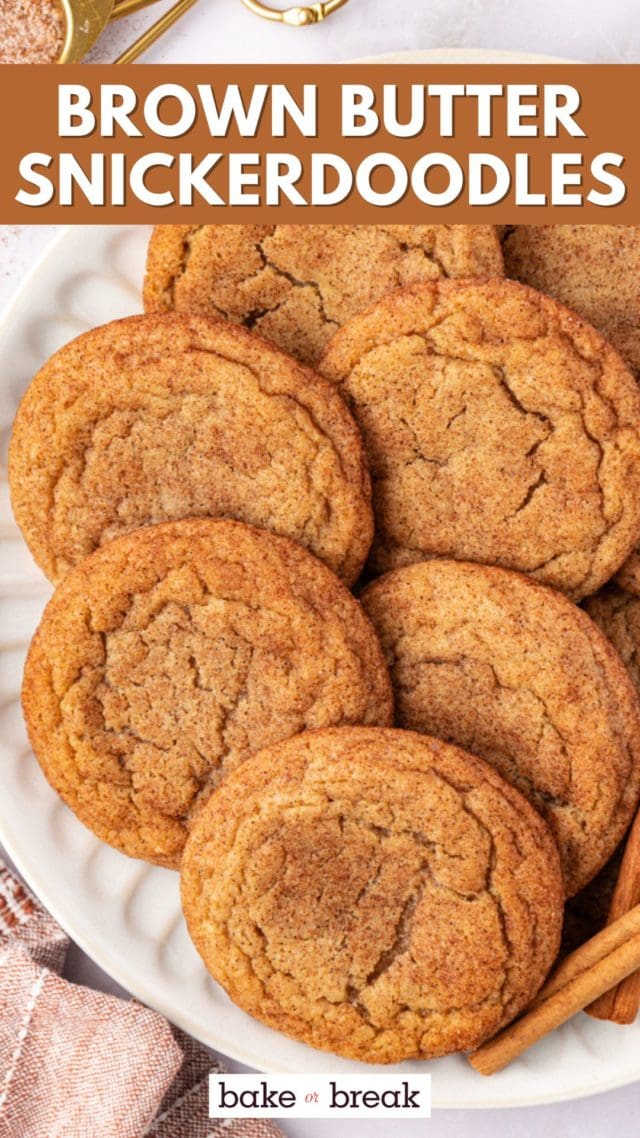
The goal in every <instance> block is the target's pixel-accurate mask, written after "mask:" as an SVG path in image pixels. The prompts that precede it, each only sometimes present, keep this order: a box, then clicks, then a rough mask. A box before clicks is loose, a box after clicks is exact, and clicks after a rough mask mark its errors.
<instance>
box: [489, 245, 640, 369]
mask: <svg viewBox="0 0 640 1138" xmlns="http://www.w3.org/2000/svg"><path fill="white" fill-rule="evenodd" d="M503 250H504V257H505V268H506V272H507V275H508V276H510V277H514V278H515V279H516V280H519V281H522V283H523V284H528V285H531V286H532V287H533V288H537V289H540V292H546V293H547V294H548V295H549V296H553V297H555V299H556V300H560V301H562V303H563V304H566V305H568V307H569V308H572V309H573V310H574V311H575V312H577V313H578V314H579V315H580V316H583V317H584V319H585V320H588V321H589V323H590V324H593V326H594V327H595V328H597V329H598V330H599V331H600V332H602V334H603V336H605V337H606V339H607V340H609V342H610V343H611V344H613V346H614V348H617V349H618V351H619V352H620V355H621V356H623V358H624V359H625V360H626V362H627V364H628V365H629V367H630V368H631V369H632V370H633V371H634V372H635V373H636V375H637V376H638V378H640V225H515V226H508V227H506V230H505V234H504V241H503Z"/></svg>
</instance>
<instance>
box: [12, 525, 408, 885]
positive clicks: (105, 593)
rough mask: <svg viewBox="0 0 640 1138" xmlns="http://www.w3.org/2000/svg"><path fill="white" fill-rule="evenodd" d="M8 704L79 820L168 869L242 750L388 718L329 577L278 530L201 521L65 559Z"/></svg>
mask: <svg viewBox="0 0 640 1138" xmlns="http://www.w3.org/2000/svg"><path fill="white" fill-rule="evenodd" d="M23 707H24V714H25V719H26V722H27V727H28V730H29V736H30V739H31V742H32V745H33V749H34V751H35V753H36V756H37V757H38V759H39V761H40V764H41V766H42V768H43V770H44V773H45V774H46V776H47V778H48V779H49V781H50V782H51V784H52V786H53V787H54V789H55V790H57V791H58V793H59V794H60V795H61V796H62V797H63V798H64V800H65V801H66V802H67V804H68V805H69V806H70V807H71V808H72V810H74V811H75V813H76V814H77V815H78V817H79V818H80V819H81V821H83V822H84V823H85V824H86V825H87V826H89V827H90V828H91V829H92V830H93V831H94V832H95V833H96V834H97V835H98V836H99V837H100V838H103V839H104V840H105V841H107V842H109V843H110V844H111V845H113V846H116V847H117V848H118V849H120V850H122V851H124V852H125V853H128V854H130V855H132V856H134V857H142V858H146V859H147V860H148V861H153V862H157V863H159V864H161V865H168V866H177V865H178V863H179V860H180V856H181V852H182V848H183V845H184V842H185V839H186V836H187V832H188V830H189V827H190V825H191V822H192V819H193V817H194V815H196V814H197V812H198V810H200V808H201V807H202V805H203V804H204V803H205V802H206V800H207V798H208V796H209V795H210V794H211V792H212V791H213V790H214V788H215V787H216V786H217V785H218V783H219V782H220V780H221V779H222V778H223V777H224V776H226V774H227V773H228V772H229V771H232V770H234V769H235V768H236V767H237V766H238V765H239V764H240V763H242V762H243V761H244V760H245V759H246V758H248V756H249V755H250V754H252V752H253V751H256V750H258V749H259V748H261V747H264V746H266V745H267V744H269V743H274V742H276V741H277V740H279V739H283V738H285V737H287V736H289V735H294V734H296V733H297V732H299V731H302V730H304V729H305V728H307V727H323V726H327V725H333V724H342V723H373V724H383V725H384V724H388V723H390V722H391V716H392V704H391V689H390V684H389V678H388V675H387V672H386V668H385V665H384V660H383V657H382V651H381V649H380V646H379V644H378V641H377V639H376V636H375V634H374V632H373V630H372V628H371V625H370V624H369V621H368V619H367V617H366V616H365V614H364V612H363V610H362V609H361V607H360V605H359V604H358V602H357V601H355V600H354V598H353V597H352V596H351V594H350V593H349V591H348V589H347V588H346V587H345V586H344V585H343V584H342V583H341V582H340V581H339V580H338V578H337V577H335V576H334V575H333V574H332V573H331V572H330V571H329V570H328V569H327V568H326V567H325V566H324V565H323V564H322V563H321V562H319V561H317V560H316V558H314V557H312V556H311V555H310V554H309V553H307V552H306V551H305V550H304V549H301V548H300V547H299V546H297V545H295V544H294V543H293V542H291V541H289V540H288V539H287V538H282V537H277V536H275V535H274V534H271V533H269V532H268V531H266V530H258V529H253V528H251V527H249V526H246V525H244V524H243V523H241V522H233V521H215V520H211V519H192V520H186V521H180V522H169V523H165V524H164V525H159V526H148V527H146V528H145V529H141V530H137V531H135V532H134V533H130V534H126V535H124V536H123V537H118V538H115V539H114V541H112V542H110V543H109V544H107V545H105V546H103V547H102V548H101V549H99V550H96V552H95V553H93V554H91V555H90V556H89V557H88V558H86V559H85V560H84V561H83V562H82V563H81V564H80V565H78V566H76V567H75V568H74V569H72V570H71V571H70V572H69V573H68V574H67V576H66V577H65V578H64V580H63V581H62V583H61V584H60V585H59V586H58V588H57V590H56V592H55V593H54V595H53V598H52V599H51V601H50V602H49V604H48V605H47V608H46V609H45V613H44V616H43V618H42V622H41V624H40V627H39V629H38V631H37V633H36V635H35V638H34V640H33V642H32V645H31V648H30V651H29V655H28V658H27V664H26V668H25V677H24V686H23Z"/></svg>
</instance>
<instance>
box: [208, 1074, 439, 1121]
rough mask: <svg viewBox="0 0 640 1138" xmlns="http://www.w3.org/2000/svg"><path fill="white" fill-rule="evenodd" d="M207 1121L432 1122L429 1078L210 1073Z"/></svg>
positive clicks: (409, 1076) (421, 1076)
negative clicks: (359, 1120) (407, 1119)
mask: <svg viewBox="0 0 640 1138" xmlns="http://www.w3.org/2000/svg"><path fill="white" fill-rule="evenodd" d="M209 1117H210V1118H286V1117H289V1118H430V1117H431V1076H430V1075H413V1074H409V1075H387V1074H380V1075H366V1074H363V1075H314V1074H310V1075H215V1074H212V1075H209Z"/></svg>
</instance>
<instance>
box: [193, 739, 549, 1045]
mask: <svg viewBox="0 0 640 1138" xmlns="http://www.w3.org/2000/svg"><path fill="white" fill-rule="evenodd" d="M181 882H182V900H183V908H184V912H185V916H186V920H187V924H188V927H189V931H190V933H191V936H192V937H193V940H194V942H195V944H196V947H197V948H198V950H199V952H200V953H201V955H202V957H203V958H204V961H205V963H206V965H207V967H208V968H209V970H210V971H211V973H212V975H213V976H214V978H215V979H216V980H217V981H218V982H219V983H220V984H221V985H222V986H223V987H224V988H225V989H226V990H227V992H228V993H229V995H230V996H231V998H232V999H233V1000H234V1002H235V1003H237V1004H239V1005H240V1007H242V1008H243V1009H244V1010H245V1011H247V1012H248V1013H249V1014H250V1015H253V1016H255V1017H256V1018H258V1019H260V1020H262V1021H263V1022H265V1023H266V1024H268V1025H269V1026H270V1027H273V1028H276V1029H277V1030H279V1031H283V1032H285V1033H286V1034H288V1035H291V1036H293V1037H294V1038H296V1039H298V1040H301V1041H303V1042H305V1043H308V1044H311V1046H313V1047H318V1048H321V1049H323V1050H329V1051H333V1052H334V1053H336V1054H338V1055H343V1056H346V1057H347V1058H351V1059H360V1060H364V1061H365V1062H369V1063H394V1062H399V1061H401V1060H403V1059H407V1058H419V1059H426V1058H432V1057H435V1056H438V1055H444V1054H447V1053H449V1052H452V1051H463V1050H467V1049H470V1048H473V1047H475V1046H477V1045H478V1044H479V1043H480V1042H481V1041H482V1040H483V1039H485V1038H486V1037H487V1036H489V1035H492V1034H493V1033H494V1032H495V1031H497V1030H498V1029H499V1028H500V1027H501V1026H502V1025H504V1024H505V1023H507V1022H508V1021H509V1020H511V1019H512V1018H513V1017H514V1016H515V1015H516V1014H517V1013H518V1012H519V1011H520V1010H521V1009H522V1008H523V1007H524V1006H525V1005H526V1004H527V1003H528V1002H529V1000H530V999H531V998H532V997H533V996H534V995H535V994H536V992H537V991H538V989H539V988H540V986H541V984H542V982H543V980H544V977H545V976H546V974H547V972H548V970H549V968H550V967H551V965H552V963H553V960H554V958H555V956H556V953H557V951H558V944H559V937H560V928H561V923H562V881H561V874H560V866H559V861H558V853H557V849H556V847H555V844H554V842H553V839H552V837H551V835H550V833H549V831H548V829H547V827H546V825H545V824H544V822H543V821H542V819H541V818H540V817H539V815H538V814H537V813H536V812H535V811H534V810H533V809H532V808H531V806H530V805H529V804H528V802H526V800H525V799H524V798H523V797H522V796H521V795H520V794H519V793H518V792H517V791H516V790H514V789H513V787H511V786H509V785H508V784H507V783H505V782H504V781H503V779H501V778H500V776H499V775H498V774H496V772H495V771H493V770H492V769H491V767H489V766H488V765H487V764H486V763H483V762H482V761H481V760H480V759H477V758H475V757H473V756H471V755H467V754H465V753H464V752H463V751H460V750H458V749H457V748H455V747H452V746H450V745H448V744H446V743H442V742H440V741H438V740H435V739H429V738H427V737H426V736H420V735H416V734H414V733H412V732H407V731H397V730H379V729H378V730H375V729H374V730H371V729H363V728H353V729H350V728H341V729H336V730H327V731H313V732H308V733H306V734H305V735H300V736H298V737H297V738H293V739H289V740H288V741H287V742H285V743H283V744H281V745H277V746H273V747H269V748H268V749H266V750H264V751H262V752H261V753H260V754H258V755H256V756H254V757H253V758H252V759H251V760H249V762H248V763H247V764H245V765H244V767H243V768H242V771H241V772H238V773H237V774H235V775H231V776H230V777H229V778H228V779H227V780H226V781H225V783H223V785H222V786H221V788H220V789H219V790H218V791H217V792H216V794H215V795H214V796H213V797H212V798H211V799H210V800H209V803H208V805H207V807H206V808H205V810H204V811H203V812H202V813H201V815H200V816H199V818H198V820H197V822H196V825H195V828H194V830H193V832H192V834H191V836H190V838H189V841H188V843H187V847H186V850H185V855H184V859H183V863H182V875H181Z"/></svg>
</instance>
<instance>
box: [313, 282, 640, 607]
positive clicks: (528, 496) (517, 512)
mask: <svg viewBox="0 0 640 1138" xmlns="http://www.w3.org/2000/svg"><path fill="white" fill-rule="evenodd" d="M318 366H319V370H320V371H321V372H322V373H323V374H324V375H326V376H327V377H328V378H329V379H331V380H332V381H333V382H334V383H336V385H337V386H338V389H339V390H340V391H341V392H342V394H343V395H344V396H345V398H346V399H347V402H348V404H349V406H350V407H351V409H352V411H353V413H354V415H355V417H356V419H357V421H358V423H359V426H360V429H361V431H362V434H363V437H364V441H365V448H366V451H367V456H368V460H369V469H370V473H371V478H372V483H373V504H374V514H375V521H376V537H375V539H374V543H373V549H372V555H371V564H372V567H373V569H374V571H384V570H387V569H393V568H397V567H399V566H401V565H407V564H410V563H412V562H414V561H420V560H422V559H424V558H427V557H434V556H436V557H453V558H455V559H457V560H462V561H478V562H483V563H489V564H497V565H502V566H505V567H507V568H511V569H518V570H520V571H522V572H525V573H529V574H531V575H532V576H534V577H537V578H539V579H540V580H541V581H544V582H545V583H546V584H549V585H554V586H555V587H556V588H559V589H562V590H563V591H564V592H566V593H568V594H569V595H570V596H572V597H574V598H576V599H578V598H580V597H583V596H585V595H587V594H589V593H592V592H595V590H596V589H597V588H599V587H600V585H602V584H603V582H604V581H606V580H608V579H609V578H610V577H611V576H612V574H613V573H614V572H615V571H616V570H617V569H618V568H619V566H620V565H621V564H622V562H623V561H624V560H625V558H626V557H627V556H628V554H629V553H630V552H631V550H632V549H633V547H634V545H635V544H636V542H637V540H638V534H639V532H640V392H639V389H638V385H637V383H636V381H635V379H634V377H633V375H632V374H631V372H630V371H629V370H628V369H627V368H626V367H625V365H624V363H623V361H622V359H621V358H620V356H619V355H618V354H617V353H616V352H615V351H614V349H613V348H611V347H610V345H609V344H607V343H606V341H605V340H603V339H602V337H601V336H600V334H599V333H598V332H596V331H595V329H593V328H591V327H590V325H588V324H585V323H584V322H583V321H582V320H580V319H579V317H577V316H576V315H575V314H574V313H572V312H570V311H569V310H568V309H566V308H564V307H563V306H562V305H560V304H558V303H557V302H556V301H554V300H551V299H550V298H548V297H545V296H542V295H541V294H540V293H537V292H534V291H533V290H532V289H529V288H527V287H525V286H524V285H520V284H517V283H516V282H515V281H501V280H498V281H487V282H473V281H471V282H461V281H444V282H440V283H436V284H432V285H421V286H416V287H415V288H411V289H405V290H398V291H397V292H396V293H394V294H393V295H392V296H390V297H387V298H386V299H385V300H383V301H381V302H380V303H379V304H378V305H376V306H375V307H374V308H372V309H370V310H369V311H368V312H367V313H364V314H363V315H361V316H357V317H355V318H354V319H353V320H351V321H350V322H349V323H348V324H346V325H345V327H343V328H342V329H341V330H340V331H339V332H337V333H336V335H335V337H334V338H333V340H332V341H331V342H330V344H329V346H328V348H327V349H326V351H325V353H324V355H323V357H322V359H321V360H320V363H319V365H318Z"/></svg>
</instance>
